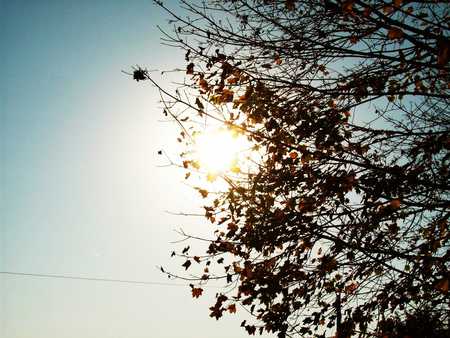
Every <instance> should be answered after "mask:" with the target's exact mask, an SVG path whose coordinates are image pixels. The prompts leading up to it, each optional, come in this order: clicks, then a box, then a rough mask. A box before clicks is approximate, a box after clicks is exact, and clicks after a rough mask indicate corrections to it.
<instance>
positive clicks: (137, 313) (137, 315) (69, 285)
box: [0, 0, 247, 338]
mask: <svg viewBox="0 0 450 338" xmlns="http://www.w3.org/2000/svg"><path fill="white" fill-rule="evenodd" d="M173 4H174V5H175V2H174V3H173ZM0 16H1V18H0V25H1V43H2V52H1V53H0V57H1V62H0V67H1V78H0V86H1V90H0V93H1V94H0V95H1V96H0V113H1V117H0V141H1V144H0V145H1V159H0V161H1V162H0V170H1V171H0V189H1V190H0V193H1V203H0V225H1V233H0V241H1V242H0V270H1V271H13V272H26V273H43V274H62V275H71V276H83V277H94V278H113V279H131V280H145V281H156V282H158V281H163V282H167V279H166V278H165V277H164V276H163V275H162V274H161V273H160V272H159V271H158V270H157V269H156V268H155V266H156V265H166V266H169V267H170V266H172V268H173V269H175V271H181V270H179V269H180V268H179V266H177V265H174V264H173V262H171V261H170V259H169V254H170V251H171V249H172V246H171V244H170V243H169V242H170V241H173V240H176V239H178V237H177V235H176V234H175V232H174V231H173V229H176V228H179V227H181V226H183V227H184V228H185V229H187V230H188V231H189V230H192V231H195V232H196V233H204V232H206V231H208V225H207V224H206V223H205V222H204V221H203V219H198V218H187V217H177V216H171V215H170V214H168V213H166V212H165V211H166V210H170V211H175V212H177V211H185V212H194V211H195V210H197V209H196V208H197V207H198V205H200V204H199V203H200V201H199V197H198V196H197V195H198V194H197V193H196V192H195V191H193V190H191V189H190V188H189V187H187V186H185V185H184V184H183V183H182V181H183V173H182V172H179V171H177V170H175V169H173V168H159V167H158V164H161V159H160V158H158V155H157V151H158V150H159V149H161V148H164V149H166V150H169V151H170V150H171V147H173V146H174V143H175V142H174V140H175V137H176V134H177V130H176V128H175V126H174V125H171V124H167V123H161V122H159V120H161V119H162V114H161V111H162V110H161V108H160V107H159V105H158V102H157V100H158V96H157V92H156V90H155V89H154V88H152V87H151V86H150V85H148V84H147V85H145V84H141V83H139V84H138V83H136V82H134V81H132V80H131V79H130V78H129V77H127V76H126V75H124V74H123V73H121V70H128V69H130V67H131V66H133V65H135V64H140V65H146V66H148V67H149V68H152V69H153V68H157V69H171V68H174V67H176V66H183V63H184V55H183V53H182V52H181V51H176V50H172V49H168V48H164V47H162V46H161V45H160V41H159V32H158V31H157V29H156V25H157V24H162V25H164V24H165V20H164V16H163V14H162V13H161V12H160V11H159V10H158V9H157V8H156V7H154V6H153V5H152V3H151V1H111V0H109V1H107V0H104V1H66V0H64V1H56V0H54V1H31V0H30V1H18V0H17V1H2V2H1V8H0ZM162 81H163V83H164V81H165V80H164V79H163V80H162ZM178 263H180V262H178ZM177 269H178V270H177ZM0 283H1V285H0V297H1V298H0V336H2V337H8V338H53V337H54V338H109V337H110V338H140V337H155V338H165V337H167V338H176V337H183V338H191V337H192V338H202V337H205V338H206V337H208V338H214V337H224V338H225V337H226V338H229V337H236V338H238V337H247V334H246V333H245V332H244V331H243V330H242V329H241V328H240V327H239V323H240V322H241V321H242V320H243V319H245V317H244V316H243V314H242V311H239V309H238V312H241V313H240V314H238V315H237V316H236V315H235V316H234V317H233V316H228V318H225V319H224V320H221V321H219V322H216V321H215V320H213V319H211V318H209V317H208V314H209V311H208V304H209V302H211V299H212V298H211V297H212V295H213V294H214V293H215V292H216V291H217V290H216V289H209V290H207V293H206V296H205V297H202V298H201V299H200V300H193V299H192V298H191V297H190V295H189V287H184V286H155V285H146V286H143V285H141V286H139V285H136V286H134V285H128V284H120V283H108V282H95V281H80V280H61V279H50V278H32V277H24V276H11V275H4V274H0ZM178 283H179V282H178Z"/></svg>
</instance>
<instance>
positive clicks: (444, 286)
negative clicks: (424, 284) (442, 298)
mask: <svg viewBox="0 0 450 338" xmlns="http://www.w3.org/2000/svg"><path fill="white" fill-rule="evenodd" d="M436 289H438V290H440V291H442V293H444V294H447V293H448V279H447V278H444V279H441V280H440V281H439V282H438V283H437V284H436Z"/></svg>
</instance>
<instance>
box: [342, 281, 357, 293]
mask: <svg viewBox="0 0 450 338" xmlns="http://www.w3.org/2000/svg"><path fill="white" fill-rule="evenodd" d="M357 288H358V283H356V282H352V283H351V284H349V285H347V286H346V287H345V292H346V293H348V294H352V293H353V292H355V290H356V289H357Z"/></svg>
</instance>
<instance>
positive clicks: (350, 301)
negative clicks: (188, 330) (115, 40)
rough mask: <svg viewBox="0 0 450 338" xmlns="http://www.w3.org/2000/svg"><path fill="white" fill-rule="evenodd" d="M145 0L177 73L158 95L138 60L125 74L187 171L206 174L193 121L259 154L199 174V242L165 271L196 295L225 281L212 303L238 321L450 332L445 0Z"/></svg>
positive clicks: (288, 328) (286, 328)
mask: <svg viewBox="0 0 450 338" xmlns="http://www.w3.org/2000/svg"><path fill="white" fill-rule="evenodd" d="M156 3H157V5H159V6H160V7H161V8H163V9H164V10H165V11H166V12H167V13H168V14H169V17H170V20H171V23H172V24H173V27H174V30H173V32H163V34H164V42H165V43H166V44H169V45H172V46H174V47H175V48H177V49H178V50H182V51H183V53H184V54H185V62H186V66H185V68H184V70H183V72H184V73H185V81H184V82H183V83H182V84H180V85H179V88H178V89H177V90H176V91H174V92H170V91H168V90H167V89H164V88H161V87H160V86H158V84H157V83H156V82H155V81H154V80H153V78H152V76H151V73H150V72H148V71H146V70H145V69H143V68H137V69H135V71H134V78H135V79H136V80H148V81H152V82H153V83H154V84H155V85H157V86H158V88H159V90H160V91H161V94H162V98H163V103H164V105H165V109H164V113H165V114H166V115H168V116H170V117H172V118H173V119H174V120H175V121H177V122H178V123H179V125H180V128H181V134H180V139H179V141H180V142H181V143H182V144H184V145H185V147H186V151H185V152H183V153H182V154H181V156H182V159H181V160H180V161H181V163H182V166H183V167H184V168H185V170H186V171H187V174H186V177H187V178H188V177H189V175H190V173H191V172H192V171H194V172H198V171H202V168H201V163H199V162H198V161H197V160H196V159H195V156H194V154H193V152H191V151H190V149H192V147H193V144H195V137H196V135H197V134H198V133H199V132H200V131H199V128H200V127H199V126H201V125H204V124H205V123H206V124H207V123H219V124H222V126H223V127H224V128H227V129H228V130H230V131H231V132H233V133H237V134H240V135H243V136H244V137H246V138H247V139H248V141H249V142H250V144H251V145H252V146H251V150H249V152H253V154H256V156H253V157H251V156H250V157H249V158H248V159H247V160H246V161H247V163H244V162H245V161H243V162H242V163H235V165H234V167H233V168H232V170H230V171H228V172H221V173H218V174H215V176H214V177H211V175H208V174H207V175H208V176H207V180H210V181H213V180H221V181H222V182H225V183H226V187H225V188H224V189H222V190H221V191H220V192H215V193H214V194H211V191H210V190H209V189H208V188H207V187H206V184H205V187H202V186H200V185H199V186H198V187H197V189H198V191H199V192H200V194H201V196H202V197H203V198H204V202H205V203H204V204H205V205H204V210H205V217H206V218H207V219H208V221H209V222H211V223H212V230H211V234H212V235H213V238H210V239H203V240H208V241H209V244H208V247H207V249H206V251H205V252H203V253H202V254H198V255H194V254H193V253H191V251H192V250H193V249H190V247H186V248H185V249H184V250H182V251H181V252H179V253H175V252H174V253H173V255H174V256H177V257H182V266H183V267H184V269H185V270H188V273H189V275H187V274H186V275H182V276H180V274H181V273H174V272H169V274H170V275H178V276H179V277H181V278H185V279H187V280H191V283H192V285H191V287H192V296H193V297H200V296H201V295H202V291H203V286H204V285H205V284H207V283H208V282H210V281H211V280H213V279H214V280H217V279H218V280H223V281H224V282H225V283H226V284H227V287H225V288H224V289H223V290H222V291H221V292H219V293H217V294H216V302H215V304H212V306H211V308H210V311H211V312H210V315H211V317H214V318H217V319H219V318H220V317H222V316H223V315H224V314H225V313H234V312H236V307H237V306H242V307H245V308H246V309H247V310H248V311H249V312H250V313H251V314H253V315H254V321H253V322H247V321H244V322H243V323H242V326H243V327H244V328H245V330H247V331H248V333H249V334H255V333H256V332H260V333H262V332H263V331H267V332H273V333H276V334H277V335H278V336H279V337H286V336H293V337H295V336H302V337H303V336H322V337H325V336H326V337H328V336H332V335H336V336H338V337H348V336H351V335H359V336H360V337H369V336H380V337H381V336H383V335H384V336H392V337H394V336H395V337H397V336H403V335H404V334H405V332H408V333H407V334H408V335H410V336H414V334H416V335H417V334H418V335H421V333H418V332H420V331H417V330H414V329H413V330H410V331H405V330H406V328H408V327H412V326H411V323H413V322H414V321H412V320H411V318H422V319H423V318H424V315H423V313H427V314H428V316H429V317H428V319H429V322H430V321H432V322H433V323H434V324H433V326H434V327H438V326H439V327H442V328H443V330H445V328H447V329H448V324H449V321H450V316H449V313H450V298H449V292H448V291H449V290H448V289H449V279H450V270H449V269H450V263H449V262H450V232H449V223H448V218H449V215H450V209H449V207H450V201H449V188H450V185H449V180H448V177H449V160H450V133H449V128H450V111H449V102H450V101H449V99H450V76H449V70H450V67H449V60H450V42H449V41H450V40H449V33H450V26H449V22H450V20H449V18H450V6H449V4H448V2H447V1H434V0H430V1H408V0H403V1H402V0H393V1H390V0H387V1H378V0H377V1H375V0H347V1H338V0H283V1H278V0H248V1H239V0H228V1H215V0H212V1H202V2H196V1H181V2H180V5H181V7H179V8H178V9H177V10H175V11H174V10H172V9H171V8H170V7H168V6H166V4H165V3H163V2H159V1H157V2H156ZM203 142H206V141H203ZM223 146H224V147H226V145H223ZM217 151H218V152H220V151H221V150H220V149H217ZM207 180H206V181H207ZM185 235H186V237H188V238H189V239H192V240H193V241H195V240H196V235H195V234H185ZM191 246H192V247H193V248H195V243H192V244H191ZM414 316H415V317H414ZM423 322H425V320H423ZM395 323H397V324H395ZM399 323H400V324H399ZM395 325H396V326H395ZM402 325H403V326H402ZM408 325H409V326H408ZM394 326H395V327H396V328H395V329H394V328H393V327H394Z"/></svg>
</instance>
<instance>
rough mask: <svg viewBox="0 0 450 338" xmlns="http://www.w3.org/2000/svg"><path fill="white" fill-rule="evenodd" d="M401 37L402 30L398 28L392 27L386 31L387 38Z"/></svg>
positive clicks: (397, 38) (395, 38)
mask: <svg viewBox="0 0 450 338" xmlns="http://www.w3.org/2000/svg"><path fill="white" fill-rule="evenodd" d="M402 37H403V31H402V30H401V29H400V28H397V27H392V28H391V29H390V30H389V32H388V38H389V40H399V39H401V38H402Z"/></svg>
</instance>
